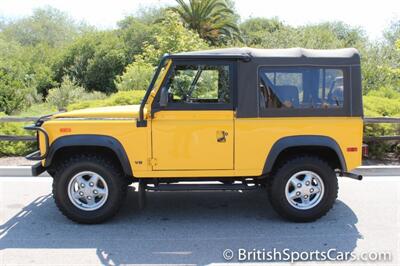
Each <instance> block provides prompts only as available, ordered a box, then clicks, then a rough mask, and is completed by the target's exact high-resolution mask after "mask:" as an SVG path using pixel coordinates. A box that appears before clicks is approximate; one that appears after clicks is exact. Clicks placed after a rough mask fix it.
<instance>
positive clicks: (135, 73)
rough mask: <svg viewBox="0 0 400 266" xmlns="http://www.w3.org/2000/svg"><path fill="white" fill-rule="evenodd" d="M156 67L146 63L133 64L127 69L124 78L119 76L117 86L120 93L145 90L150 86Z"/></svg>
mask: <svg viewBox="0 0 400 266" xmlns="http://www.w3.org/2000/svg"><path fill="white" fill-rule="evenodd" d="M153 72H154V67H153V66H152V65H151V64H149V63H145V62H140V61H139V62H133V63H132V64H130V65H128V66H127V67H126V68H125V71H124V73H123V74H122V76H117V78H116V81H115V85H116V86H117V89H118V91H129V90H144V89H147V86H149V84H150V81H151V78H152V76H153Z"/></svg>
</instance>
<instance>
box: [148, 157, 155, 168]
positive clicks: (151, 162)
mask: <svg viewBox="0 0 400 266" xmlns="http://www.w3.org/2000/svg"><path fill="white" fill-rule="evenodd" d="M149 164H150V165H151V166H153V167H154V166H156V165H157V159H156V158H149Z"/></svg>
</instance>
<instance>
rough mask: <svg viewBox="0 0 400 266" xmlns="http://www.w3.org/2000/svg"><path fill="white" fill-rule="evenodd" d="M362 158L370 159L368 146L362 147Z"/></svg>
mask: <svg viewBox="0 0 400 266" xmlns="http://www.w3.org/2000/svg"><path fill="white" fill-rule="evenodd" d="M362 156H363V157H368V145H367V144H363V145H362Z"/></svg>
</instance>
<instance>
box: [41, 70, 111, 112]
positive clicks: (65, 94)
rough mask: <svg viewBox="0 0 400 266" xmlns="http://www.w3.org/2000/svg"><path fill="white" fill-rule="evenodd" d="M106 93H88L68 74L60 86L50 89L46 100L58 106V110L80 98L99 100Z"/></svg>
mask: <svg viewBox="0 0 400 266" xmlns="http://www.w3.org/2000/svg"><path fill="white" fill-rule="evenodd" d="M104 98H105V95H104V94H103V93H101V92H93V93H88V92H85V89H84V88H83V87H80V86H78V85H76V83H75V81H74V80H71V79H70V78H69V77H68V76H65V77H64V78H63V82H62V83H61V86H60V87H57V88H53V89H51V90H49V94H48V95H47V97H46V102H48V103H49V104H50V105H53V106H55V107H57V109H58V110H61V109H65V108H66V107H67V106H68V105H69V104H71V103H74V102H77V101H78V100H79V101H81V100H83V101H85V100H98V99H104Z"/></svg>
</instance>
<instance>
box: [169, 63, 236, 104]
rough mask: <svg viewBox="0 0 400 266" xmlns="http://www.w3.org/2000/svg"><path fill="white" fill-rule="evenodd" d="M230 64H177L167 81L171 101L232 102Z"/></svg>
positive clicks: (191, 102)
mask: <svg viewBox="0 0 400 266" xmlns="http://www.w3.org/2000/svg"><path fill="white" fill-rule="evenodd" d="M229 70H230V67H229V65H206V64H199V65H195V64H193V65H192V64H191V65H175V66H174V68H173V69H172V72H171V74H170V76H169V79H168V81H167V84H166V86H167V88H168V92H169V102H170V103H189V104H196V103H215V104H218V103H230V102H231V95H230V91H231V90H230V76H229V75H230V73H229Z"/></svg>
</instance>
